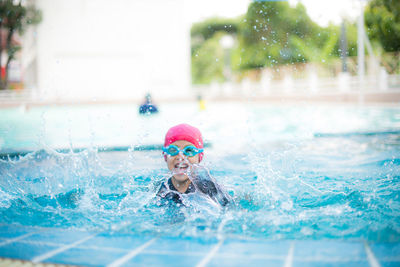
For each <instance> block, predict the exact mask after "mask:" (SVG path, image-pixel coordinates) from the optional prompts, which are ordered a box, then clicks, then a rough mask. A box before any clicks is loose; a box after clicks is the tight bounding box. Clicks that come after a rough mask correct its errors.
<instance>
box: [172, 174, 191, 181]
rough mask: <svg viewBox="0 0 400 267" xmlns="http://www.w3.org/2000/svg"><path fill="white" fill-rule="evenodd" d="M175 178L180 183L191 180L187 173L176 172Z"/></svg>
mask: <svg viewBox="0 0 400 267" xmlns="http://www.w3.org/2000/svg"><path fill="white" fill-rule="evenodd" d="M174 178H175V180H177V181H178V182H180V183H182V182H186V181H187V180H189V177H188V176H187V175H186V174H174Z"/></svg>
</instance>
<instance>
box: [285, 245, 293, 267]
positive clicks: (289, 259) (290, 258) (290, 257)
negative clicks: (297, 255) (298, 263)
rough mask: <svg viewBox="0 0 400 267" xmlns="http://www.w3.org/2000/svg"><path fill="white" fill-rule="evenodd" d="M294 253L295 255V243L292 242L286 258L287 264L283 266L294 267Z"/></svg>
mask: <svg viewBox="0 0 400 267" xmlns="http://www.w3.org/2000/svg"><path fill="white" fill-rule="evenodd" d="M293 253H294V241H292V242H290V247H289V251H288V254H287V256H286V258H285V263H284V264H283V266H284V267H292V264H293Z"/></svg>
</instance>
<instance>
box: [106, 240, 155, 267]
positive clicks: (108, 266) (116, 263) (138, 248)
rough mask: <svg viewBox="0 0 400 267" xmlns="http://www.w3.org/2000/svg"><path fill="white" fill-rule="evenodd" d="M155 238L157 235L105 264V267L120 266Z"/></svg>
mask: <svg viewBox="0 0 400 267" xmlns="http://www.w3.org/2000/svg"><path fill="white" fill-rule="evenodd" d="M157 239H158V237H155V238H153V239H151V240H149V241H147V242H146V243H144V244H143V245H141V246H140V247H137V248H135V249H133V250H132V251H130V252H129V253H128V254H125V256H123V257H121V258H119V259H117V260H115V261H113V262H111V263H110V264H108V265H107V267H118V266H121V265H122V264H124V263H126V262H127V261H129V260H130V259H132V258H134V257H135V256H136V255H138V254H139V253H140V252H142V251H143V250H144V249H145V248H147V247H148V246H150V245H151V244H152V243H153V242H154V241H156V240H157Z"/></svg>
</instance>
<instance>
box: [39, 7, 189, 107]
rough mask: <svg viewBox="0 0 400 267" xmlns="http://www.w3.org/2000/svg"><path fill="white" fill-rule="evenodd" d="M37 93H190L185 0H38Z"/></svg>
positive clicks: (78, 95)
mask: <svg viewBox="0 0 400 267" xmlns="http://www.w3.org/2000/svg"><path fill="white" fill-rule="evenodd" d="M36 6H37V8H38V9H41V10H42V12H43V20H42V22H41V23H40V24H39V25H38V26H37V67H38V68H37V72H38V79H37V82H38V91H39V94H40V95H41V97H42V98H44V99H46V98H59V99H77V100H81V99H91V100H94V99H107V100H114V99H115V100H118V99H124V100H126V99H142V98H143V97H144V94H145V93H146V92H150V93H152V95H153V98H154V99H157V97H158V98H164V97H174V96H175V95H187V94H189V93H190V92H189V87H190V86H189V85H190V31H189V29H190V25H189V23H187V18H186V17H185V6H184V0H152V1H148V0H112V1H110V0H67V1H66V0H37V1H36Z"/></svg>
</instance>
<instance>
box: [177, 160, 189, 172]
mask: <svg viewBox="0 0 400 267" xmlns="http://www.w3.org/2000/svg"><path fill="white" fill-rule="evenodd" d="M174 168H175V169H176V170H180V171H185V170H187V169H188V168H189V164H187V163H185V162H179V163H177V164H175V165H174Z"/></svg>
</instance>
